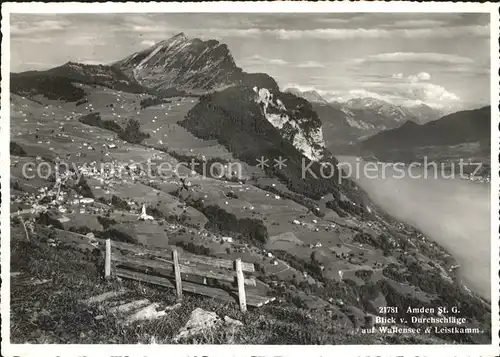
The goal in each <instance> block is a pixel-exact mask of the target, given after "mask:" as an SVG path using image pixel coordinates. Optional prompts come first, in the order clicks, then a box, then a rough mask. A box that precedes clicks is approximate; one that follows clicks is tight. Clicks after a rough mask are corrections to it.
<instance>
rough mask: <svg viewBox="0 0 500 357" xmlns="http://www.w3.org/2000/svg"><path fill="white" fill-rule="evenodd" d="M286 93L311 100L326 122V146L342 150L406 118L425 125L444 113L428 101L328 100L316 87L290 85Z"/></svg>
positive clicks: (401, 122) (324, 123) (400, 122)
mask: <svg viewBox="0 0 500 357" xmlns="http://www.w3.org/2000/svg"><path fill="white" fill-rule="evenodd" d="M285 92H289V93H293V94H295V95H297V96H300V97H302V98H305V99H307V100H308V101H310V102H311V104H312V105H313V108H314V110H315V111H316V112H317V113H318V116H319V118H320V120H321V121H322V123H323V127H324V135H325V137H326V138H327V139H326V141H327V146H329V147H330V148H332V149H334V150H335V149H341V150H342V148H343V147H344V146H345V145H349V144H350V145H353V144H354V143H355V142H356V141H358V140H359V139H361V138H364V137H367V136H370V135H374V134H376V133H378V132H380V131H384V130H388V129H393V128H397V127H399V126H401V125H402V124H404V123H405V122H407V121H411V122H415V123H418V124H425V123H427V122H429V121H432V120H436V119H438V118H440V117H441V116H442V115H443V113H442V112H441V111H439V110H437V109H434V108H431V107H429V106H427V105H425V104H420V105H416V106H399V105H394V104H391V103H388V102H386V101H383V100H380V99H375V98H370V97H367V98H353V99H349V100H347V101H345V102H339V101H331V102H328V101H327V100H326V99H324V98H323V97H322V96H321V95H320V94H319V93H318V92H317V91H314V90H309V91H300V90H298V89H297V88H288V89H285ZM339 138H342V139H340V140H339Z"/></svg>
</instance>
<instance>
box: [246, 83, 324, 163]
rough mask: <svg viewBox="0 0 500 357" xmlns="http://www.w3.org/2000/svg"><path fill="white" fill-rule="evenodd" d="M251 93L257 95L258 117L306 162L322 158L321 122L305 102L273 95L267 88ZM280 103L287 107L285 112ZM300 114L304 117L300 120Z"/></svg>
mask: <svg viewBox="0 0 500 357" xmlns="http://www.w3.org/2000/svg"><path fill="white" fill-rule="evenodd" d="M253 90H254V92H255V93H256V94H257V97H256V102H257V103H258V104H259V105H260V107H261V109H262V114H263V115H264V117H265V118H266V119H267V121H269V122H270V123H271V124H272V125H273V126H274V127H275V128H277V129H278V130H279V131H280V133H281V135H282V137H283V138H285V139H287V140H288V141H290V142H291V143H292V144H293V146H294V147H295V148H296V149H297V150H299V151H300V152H301V153H302V154H304V156H306V157H307V158H308V159H309V160H312V161H318V160H320V159H322V158H323V155H324V149H325V141H324V139H323V129H322V127H321V121H320V120H319V119H318V117H317V115H316V113H315V112H314V111H313V110H312V107H311V105H310V104H309V103H308V102H306V101H303V100H301V99H300V98H298V97H295V96H294V95H293V94H288V93H279V92H278V93H277V94H276V95H274V94H272V93H271V92H270V91H269V90H268V89H267V88H258V87H254V88H253ZM280 98H281V99H280ZM283 101H285V102H286V103H287V104H288V105H289V106H290V107H289V108H288V109H287V106H286V105H285V104H284V103H283ZM301 111H302V113H301ZM300 114H304V115H305V116H304V117H301V116H300Z"/></svg>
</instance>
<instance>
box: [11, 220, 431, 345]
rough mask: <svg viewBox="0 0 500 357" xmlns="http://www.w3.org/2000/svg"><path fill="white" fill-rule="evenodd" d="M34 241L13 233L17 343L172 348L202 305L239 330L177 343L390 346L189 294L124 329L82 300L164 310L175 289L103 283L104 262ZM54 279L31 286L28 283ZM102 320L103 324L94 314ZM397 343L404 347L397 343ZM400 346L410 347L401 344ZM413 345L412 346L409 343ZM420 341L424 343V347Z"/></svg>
mask: <svg viewBox="0 0 500 357" xmlns="http://www.w3.org/2000/svg"><path fill="white" fill-rule="evenodd" d="M35 239H37V238H34V237H32V238H31V241H30V242H28V241H26V240H25V239H24V236H23V234H22V233H21V232H20V231H19V232H18V229H17V228H15V227H14V228H13V229H12V242H11V272H20V273H21V275H19V276H16V277H11V342H12V343H58V344H64V343H81V344H99V343H105V344H109V343H117V344H120V343H127V344H130V343H132V344H133V343H144V344H147V343H158V344H169V343H172V338H173V337H174V336H175V335H176V334H177V333H178V331H179V329H180V328H181V327H182V326H184V325H185V323H186V322H187V320H188V319H189V315H190V314H191V312H192V311H193V310H194V309H195V308H197V307H200V308H202V309H205V310H207V311H213V312H216V313H217V314H218V315H219V316H220V317H221V318H223V317H224V316H226V315H227V316H229V317H231V318H233V319H238V320H240V321H242V322H243V323H244V326H243V327H241V328H238V329H236V330H233V329H228V328H216V329H214V330H212V331H209V332H207V333H204V334H203V335H201V336H196V337H193V338H190V339H187V340H181V341H179V343H185V344H192V343H195V344H353V343H354V344H361V343H364V344H366V343H384V341H383V340H384V339H383V338H382V337H381V336H377V335H372V336H370V335H359V334H356V333H355V332H353V331H352V330H349V329H348V328H347V327H346V326H341V325H340V323H339V322H336V321H334V320H332V319H331V318H330V317H328V316H327V315H326V314H325V313H324V312H313V311H308V310H304V309H300V308H297V307H294V306H289V305H287V306H283V305H281V304H273V305H269V306H265V307H262V308H259V309H253V310H250V311H248V312H247V313H246V314H243V313H241V312H240V311H239V308H238V305H237V304H236V303H234V304H231V303H226V302H221V301H218V300H214V299H209V298H205V297H201V296H197V295H186V296H185V297H184V301H183V303H182V306H181V307H180V308H178V309H176V310H173V311H169V312H168V313H167V315H166V316H165V317H162V318H160V319H158V320H154V321H146V322H136V323H134V324H131V325H127V326H125V325H123V324H120V323H119V321H118V320H117V318H116V317H115V316H114V315H106V312H105V311H103V310H102V309H99V307H98V306H96V307H93V306H92V307H89V306H87V305H86V304H84V303H81V302H80V301H81V300H84V299H87V298H89V297H91V296H94V295H97V294H100V293H103V292H106V291H111V290H118V289H120V288H121V287H126V288H127V289H128V290H130V294H129V295H128V298H127V300H128V301H131V300H132V298H135V299H144V298H147V299H149V300H150V301H151V302H159V303H160V304H161V305H162V306H167V305H173V304H174V303H175V291H174V290H170V289H164V288H159V287H155V286H148V285H143V284H140V283H138V282H132V281H116V280H115V281H110V282H108V281H105V280H104V279H103V278H102V258H100V257H98V256H94V255H92V254H89V253H83V252H79V251H76V250H74V249H73V248H69V247H62V246H58V247H51V246H49V245H48V244H46V243H44V242H40V241H35ZM32 278H34V279H40V280H47V279H48V280H50V281H49V282H46V283H44V284H40V285H33V284H29V283H27V282H29V281H30V279H32ZM99 315H104V318H103V319H96V316H99ZM392 343H398V342H392ZM399 343H404V341H400V342H399ZM407 343H411V341H407ZM420 343H422V342H420Z"/></svg>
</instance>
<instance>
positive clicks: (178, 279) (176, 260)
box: [172, 249, 182, 301]
mask: <svg viewBox="0 0 500 357" xmlns="http://www.w3.org/2000/svg"><path fill="white" fill-rule="evenodd" d="M172 260H173V261H174V273H175V289H176V290H177V301H181V300H182V280H181V268H180V266H179V256H178V254H177V249H174V250H173V252H172Z"/></svg>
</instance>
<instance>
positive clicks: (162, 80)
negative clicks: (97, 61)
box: [114, 32, 242, 93]
mask: <svg viewBox="0 0 500 357" xmlns="http://www.w3.org/2000/svg"><path fill="white" fill-rule="evenodd" d="M114 65H115V67H117V68H119V69H120V70H122V71H123V72H124V73H125V74H127V75H128V76H130V77H132V78H134V79H135V80H137V81H138V82H139V83H140V84H142V85H143V86H145V87H151V88H155V89H157V90H160V91H162V90H170V89H172V88H175V89H177V90H181V91H186V92H190V93H206V92H209V91H213V90H220V89H223V88H226V87H228V86H230V85H233V84H235V83H238V82H240V81H241V72H242V70H241V69H240V68H238V67H237V66H236V64H235V62H234V59H233V56H232V55H231V53H230V51H229V49H228V47H227V46H226V45H225V44H221V43H219V41H216V40H208V41H203V40H201V39H198V38H195V39H188V38H187V37H186V35H185V34H184V33H183V32H180V33H178V34H177V35H175V36H173V37H171V38H169V39H168V40H164V41H161V42H159V43H157V44H155V45H154V46H152V47H149V48H147V49H145V50H143V51H141V52H137V53H134V54H132V55H131V56H129V57H127V58H125V59H123V60H121V61H118V62H116V63H115V64H114Z"/></svg>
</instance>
